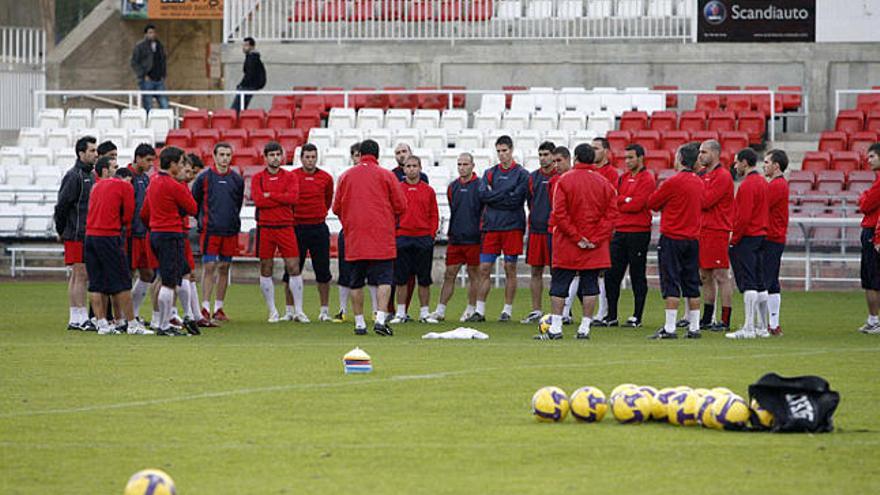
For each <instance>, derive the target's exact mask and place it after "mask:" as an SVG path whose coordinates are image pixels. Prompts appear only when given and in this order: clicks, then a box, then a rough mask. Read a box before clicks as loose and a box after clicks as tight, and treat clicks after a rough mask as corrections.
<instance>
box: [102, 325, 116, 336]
mask: <svg viewBox="0 0 880 495" xmlns="http://www.w3.org/2000/svg"><path fill="white" fill-rule="evenodd" d="M119 333H120V332H119V330H117V329H116V328H114V327H111V326H109V325H108V326H106V327H98V335H119Z"/></svg>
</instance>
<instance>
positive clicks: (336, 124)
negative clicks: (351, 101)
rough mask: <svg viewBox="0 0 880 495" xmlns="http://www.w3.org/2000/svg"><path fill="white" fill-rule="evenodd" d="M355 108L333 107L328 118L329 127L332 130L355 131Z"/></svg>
mask: <svg viewBox="0 0 880 495" xmlns="http://www.w3.org/2000/svg"><path fill="white" fill-rule="evenodd" d="M356 117H357V114H356V113H355V111H354V108H340V107H333V108H331V109H330V115H329V117H327V127H329V128H331V129H353V128H354V126H355V123H356V120H357V118H356Z"/></svg>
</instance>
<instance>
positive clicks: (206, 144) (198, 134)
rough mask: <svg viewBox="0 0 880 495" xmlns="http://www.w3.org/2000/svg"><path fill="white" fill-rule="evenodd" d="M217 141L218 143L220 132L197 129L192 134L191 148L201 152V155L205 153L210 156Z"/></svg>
mask: <svg viewBox="0 0 880 495" xmlns="http://www.w3.org/2000/svg"><path fill="white" fill-rule="evenodd" d="M218 141H220V130H218V129H199V130H197V131H195V132H194V133H193V138H192V146H193V147H195V148H198V149H200V150H202V153H205V152H206V151H207V152H208V153H209V154H210V153H211V152H212V151H213V149H214V145H215V144H217V142H218Z"/></svg>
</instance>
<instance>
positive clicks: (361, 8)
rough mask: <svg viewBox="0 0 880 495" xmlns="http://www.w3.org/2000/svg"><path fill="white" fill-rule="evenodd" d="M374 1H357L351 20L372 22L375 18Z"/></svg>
mask: <svg viewBox="0 0 880 495" xmlns="http://www.w3.org/2000/svg"><path fill="white" fill-rule="evenodd" d="M374 7H375V6H374V5H373V0H355V2H354V6H353V12H352V15H351V17H350V19H352V20H355V21H370V20H373V17H374Z"/></svg>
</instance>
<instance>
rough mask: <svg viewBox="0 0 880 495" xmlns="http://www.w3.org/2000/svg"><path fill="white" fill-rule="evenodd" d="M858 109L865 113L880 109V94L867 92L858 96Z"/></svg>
mask: <svg viewBox="0 0 880 495" xmlns="http://www.w3.org/2000/svg"><path fill="white" fill-rule="evenodd" d="M856 109H858V110H861V111H863V112H865V113H870V112H872V111H874V110H880V94H878V93H865V94H860V95H858V96H856Z"/></svg>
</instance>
